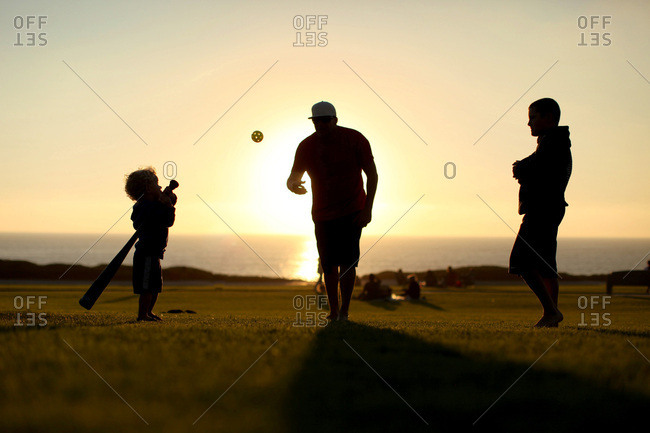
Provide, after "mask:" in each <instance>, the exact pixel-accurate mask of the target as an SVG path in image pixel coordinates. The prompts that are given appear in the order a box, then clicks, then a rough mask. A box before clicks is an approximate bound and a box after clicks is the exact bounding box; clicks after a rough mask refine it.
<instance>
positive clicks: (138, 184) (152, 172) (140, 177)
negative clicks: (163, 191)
mask: <svg viewBox="0 0 650 433" xmlns="http://www.w3.org/2000/svg"><path fill="white" fill-rule="evenodd" d="M147 185H152V186H156V185H158V176H156V169H155V168H153V167H145V168H141V169H140V170H136V171H134V172H133V173H131V174H129V175H127V176H126V182H125V185H124V190H125V191H126V195H128V196H129V198H130V199H131V200H133V201H137V200H138V199H139V198H140V197H142V196H143V195H144V193H145V192H147Z"/></svg>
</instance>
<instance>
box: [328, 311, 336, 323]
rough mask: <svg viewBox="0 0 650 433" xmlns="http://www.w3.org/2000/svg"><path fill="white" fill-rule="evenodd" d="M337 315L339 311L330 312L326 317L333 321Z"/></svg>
mask: <svg viewBox="0 0 650 433" xmlns="http://www.w3.org/2000/svg"><path fill="white" fill-rule="evenodd" d="M338 317H339V313H330V314H329V315H328V316H327V317H326V319H327V320H330V321H332V322H333V321H335V320H336V319H337V318H338Z"/></svg>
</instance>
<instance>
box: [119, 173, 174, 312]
mask: <svg viewBox="0 0 650 433" xmlns="http://www.w3.org/2000/svg"><path fill="white" fill-rule="evenodd" d="M125 190H126V194H127V195H128V196H129V197H130V198H131V199H132V200H134V201H135V202H136V203H135V205H134V206H133V213H132V214H131V220H133V227H134V228H135V229H136V230H137V231H138V233H139V236H138V242H137V243H136V244H135V253H134V255H133V293H135V294H137V295H140V302H139V308H138V321H141V320H144V321H160V320H162V319H161V318H160V317H158V316H157V315H155V314H153V312H152V310H153V306H154V305H155V303H156V300H157V299H158V293H160V292H161V291H162V268H161V266H160V260H161V259H162V258H163V254H164V252H165V247H167V235H168V233H169V229H168V227H171V226H172V225H173V224H174V219H175V211H176V209H175V208H174V205H175V204H176V195H175V194H174V193H173V192H172V191H171V189H169V188H165V191H162V189H161V187H160V185H158V177H157V176H156V170H154V168H153V167H147V168H144V169H141V170H137V171H134V172H133V173H131V174H129V175H128V176H127V179H126V185H125Z"/></svg>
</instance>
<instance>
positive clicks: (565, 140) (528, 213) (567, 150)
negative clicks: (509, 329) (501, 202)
mask: <svg viewBox="0 0 650 433" xmlns="http://www.w3.org/2000/svg"><path fill="white" fill-rule="evenodd" d="M528 118H529V121H528V126H529V127H530V135H532V136H533V137H537V148H536V149H535V151H534V152H533V153H532V154H531V155H529V156H528V157H526V158H524V159H522V160H521V161H515V162H514V163H513V164H512V174H513V177H514V178H515V179H517V181H518V182H519V185H520V186H519V214H520V215H524V217H523V220H522V222H521V227H520V228H519V233H518V234H517V239H516V240H515V243H514V245H513V247H512V253H511V254H510V269H509V272H510V273H511V274H518V275H519V276H521V278H523V280H524V281H525V282H526V284H527V285H528V287H530V289H531V290H532V291H533V293H535V295H536V296H537V298H538V299H539V302H540V303H541V304H542V307H543V308H544V315H543V316H542V318H541V319H540V320H539V322H537V324H536V325H535V327H543V328H547V327H557V326H558V324H559V323H560V322H561V321H562V319H563V318H564V317H563V316H562V313H561V312H560V310H559V309H558V307H557V301H558V295H559V291H560V287H559V284H558V273H557V261H556V254H557V232H558V228H559V226H560V222H562V219H563V218H564V213H565V210H566V209H565V208H566V206H568V205H567V203H566V201H564V192H565V190H566V187H567V184H568V183H569V178H570V177H571V171H572V165H573V163H572V157H571V140H569V127H568V126H558V124H559V121H560V106H559V105H558V103H557V102H555V101H554V100H553V99H550V98H544V99H540V100H537V101H535V102H533V103H532V104H530V107H528Z"/></svg>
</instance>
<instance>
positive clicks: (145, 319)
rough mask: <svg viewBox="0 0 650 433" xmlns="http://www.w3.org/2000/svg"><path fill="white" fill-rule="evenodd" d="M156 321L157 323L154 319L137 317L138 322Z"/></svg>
mask: <svg viewBox="0 0 650 433" xmlns="http://www.w3.org/2000/svg"><path fill="white" fill-rule="evenodd" d="M156 321H157V320H156V319H154V318H153V317H149V316H144V317H138V322H156Z"/></svg>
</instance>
